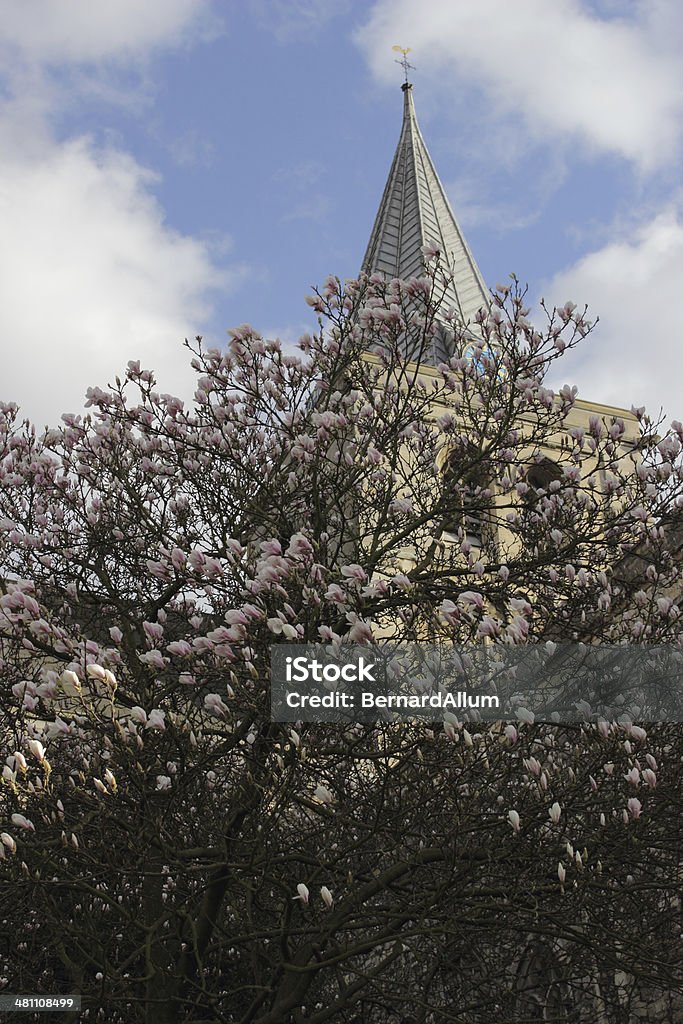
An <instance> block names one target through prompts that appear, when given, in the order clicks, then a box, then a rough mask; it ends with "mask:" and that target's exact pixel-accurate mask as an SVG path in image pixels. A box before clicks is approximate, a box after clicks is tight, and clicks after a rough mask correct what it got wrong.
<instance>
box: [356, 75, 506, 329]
mask: <svg viewBox="0 0 683 1024" xmlns="http://www.w3.org/2000/svg"><path fill="white" fill-rule="evenodd" d="M401 89H402V90H403V125H402V127H401V136H400V138H399V141H398V146H397V147H396V152H395V154H394V159H393V163H392V165H391V170H390V171H389V177H388V179H387V183H386V186H385V188H384V194H383V195H382V200H381V202H380V206H379V210H378V212H377V216H376V218H375V224H374V227H373V229H372V234H371V236H370V241H369V243H368V247H367V250H366V252H365V257H364V259H363V265H362V268H361V269H362V270H363V271H365V272H367V273H369V274H372V273H381V274H384V275H385V276H386V277H388V278H394V277H401V278H409V277H419V276H420V275H421V274H423V273H424V269H425V262H424V256H423V253H422V246H424V245H427V244H429V243H432V242H435V243H436V244H437V245H438V246H439V248H440V250H441V253H442V259H443V260H444V262H446V263H447V264H448V266H449V268H450V270H451V271H452V273H453V281H452V283H451V284H450V285H449V287H448V290H447V291H446V294H445V295H444V300H443V304H444V307H445V308H448V307H449V306H453V307H455V309H456V310H458V313H459V318H460V319H461V322H462V323H463V324H464V323H473V322H474V318H475V315H476V313H477V311H478V310H479V309H480V308H481V307H482V306H485V307H487V308H488V305H489V302H490V295H489V292H488V289H487V288H486V284H485V283H484V279H483V277H482V275H481V272H480V270H479V267H478V266H477V264H476V261H475V259H474V256H473V255H472V253H471V251H470V248H469V246H468V244H467V242H466V240H465V237H464V235H463V233H462V231H461V230H460V227H459V225H458V222H457V221H456V219H455V216H454V214H453V211H452V209H451V206H450V203H449V202H448V198H447V196H446V193H445V191H444V188H443V185H442V184H441V181H440V180H439V176H438V174H437V173H436V168H435V167H434V164H433V162H432V159H431V157H430V155H429V151H428V150H427V147H426V145H425V142H424V139H423V138H422V134H421V132H420V128H419V125H418V123H417V117H416V114H415V105H414V103H413V87H412V85H411V83H410V82H404V83H403V85H402V86H401Z"/></svg>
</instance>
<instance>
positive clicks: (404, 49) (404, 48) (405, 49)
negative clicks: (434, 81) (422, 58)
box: [391, 46, 415, 85]
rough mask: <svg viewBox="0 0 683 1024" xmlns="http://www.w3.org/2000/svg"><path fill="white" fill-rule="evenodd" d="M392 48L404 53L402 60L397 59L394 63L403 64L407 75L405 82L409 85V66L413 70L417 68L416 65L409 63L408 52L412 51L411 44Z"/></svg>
mask: <svg viewBox="0 0 683 1024" xmlns="http://www.w3.org/2000/svg"><path fill="white" fill-rule="evenodd" d="M391 49H392V50H393V51H394V53H402V54H403V57H402V58H401V60H395V61H394V64H400V65H401V67H402V68H403V73H404V75H405V76H406V82H405V84H406V85H408V68H410V69H411V71H414V70H415V65H414V64H409V63H408V54H409V53H410V47H409V46H392V47H391Z"/></svg>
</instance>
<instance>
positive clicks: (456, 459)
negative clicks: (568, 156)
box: [442, 451, 491, 548]
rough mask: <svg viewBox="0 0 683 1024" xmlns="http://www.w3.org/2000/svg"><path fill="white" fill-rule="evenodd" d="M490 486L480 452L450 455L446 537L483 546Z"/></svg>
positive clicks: (445, 473)
mask: <svg viewBox="0 0 683 1024" xmlns="http://www.w3.org/2000/svg"><path fill="white" fill-rule="evenodd" d="M477 460H479V461H477ZM488 485H489V481H488V473H487V471H486V467H485V466H484V465H483V464H482V462H481V455H480V453H479V452H475V451H472V452H465V453H463V454H460V453H459V452H456V453H453V454H452V455H451V456H450V457H449V459H448V460H447V462H446V466H445V468H444V471H443V478H442V487H443V492H442V501H443V508H444V516H443V520H444V521H443V532H444V534H445V535H446V537H450V538H452V539H462V540H466V541H467V542H468V543H469V544H470V545H471V546H472V547H477V548H480V547H481V546H482V543H483V541H484V534H485V524H486V511H487V508H488V505H489V503H490V498H491V494H490V491H489V490H488Z"/></svg>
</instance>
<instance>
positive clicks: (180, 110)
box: [0, 0, 683, 425]
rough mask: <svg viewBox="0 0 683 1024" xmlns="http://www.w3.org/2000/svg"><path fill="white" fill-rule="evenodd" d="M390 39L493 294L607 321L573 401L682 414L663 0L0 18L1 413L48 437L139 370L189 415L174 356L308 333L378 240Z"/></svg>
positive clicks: (356, 0) (275, 0)
mask: <svg viewBox="0 0 683 1024" xmlns="http://www.w3.org/2000/svg"><path fill="white" fill-rule="evenodd" d="M396 43H400V44H402V45H404V46H410V47H412V53H411V55H410V58H411V60H412V62H413V63H414V64H415V65H416V69H415V71H414V72H413V73H412V76H411V77H412V80H413V82H414V90H415V102H416V107H417V111H418V117H419V120H420V124H421V128H422V131H423V134H424V136H425V139H426V141H427V145H428V146H429V148H430V151H431V154H432V157H433V158H434V161H435V163H436V166H437V169H438V170H439V173H440V175H441V178H442V180H443V182H444V184H445V186H446V189H447V191H448V193H449V196H450V198H451V203H452V205H453V207H454V210H455V213H456V216H457V217H458V219H459V220H460V223H461V225H462V227H463V228H464V230H465V232H466V234H467V237H468V240H469V243H470V246H471V248H472V249H473V251H474V253H475V256H476V258H477V260H478V262H479V265H480V267H481V269H482V272H483V274H484V277H485V279H486V280H487V281H488V282H489V284H490V285H495V284H496V283H497V282H498V281H504V280H505V279H506V277H507V275H508V274H509V273H510V272H511V271H514V272H515V273H516V274H517V276H518V277H519V278H521V279H522V280H523V281H527V282H529V285H530V295H531V296H532V297H533V298H534V299H538V298H540V297H541V296H545V297H546V299H549V300H552V301H561V302H564V301H565V300H566V299H572V300H573V301H574V302H577V303H581V304H583V303H584V302H587V303H588V304H589V305H590V307H591V310H592V311H593V313H594V314H597V315H599V316H600V321H601V322H600V325H599V327H598V329H597V331H596V333H595V335H594V336H593V338H592V339H591V340H590V341H589V342H588V343H587V344H586V346H585V350H584V352H583V353H581V352H577V353H576V354H575V355H574V356H573V357H572V361H571V362H568V363H567V366H566V369H565V371H564V372H565V379H566V380H568V381H569V382H571V383H576V384H578V385H579V389H580V394H581V395H582V396H583V397H586V398H590V399H594V400H597V401H604V402H608V403H613V404H617V405H623V406H626V407H629V406H630V405H631V404H632V403H633V404H636V405H640V404H646V405H647V406H648V407H649V408H650V409H651V410H652V411H654V412H656V411H657V410H658V409H659V407H660V406H663V407H664V409H665V412H666V413H667V414H668V415H669V417H677V418H683V387H682V385H681V379H682V378H683V346H682V340H681V330H680V327H679V323H678V299H679V293H680V291H681V289H682V288H683V189H682V187H681V184H682V183H681V175H680V170H679V168H680V165H681V136H682V131H683V60H682V59H681V56H680V55H681V52H682V51H683V8H682V7H681V5H680V3H679V2H678V0H642V2H641V0H553V2H552V3H549V2H548V0H516V2H515V3H514V4H510V3H508V2H505V0H458V2H457V3H454V2H453V0H422V3H421V4H420V5H419V13H418V5H416V4H415V3H414V2H413V0H377V2H375V3H370V2H368V0H363V2H361V0H334V2H333V0H242V2H237V0H234V2H233V0H144V3H140V2H139V0H116V3H105V2H99V0H97V2H93V0H21V2H19V0H0V232H1V233H0V238H1V244H0V280H1V281H2V289H1V294H2V302H1V303H0V344H1V345H2V362H1V364H0V366H1V370H0V399H1V400H5V401H10V400H13V401H17V402H18V403H19V404H20V405H21V407H22V409H23V410H24V412H25V413H26V415H28V416H30V417H31V418H32V419H33V420H36V421H37V422H38V423H39V425H44V424H45V423H53V422H56V421H57V420H58V418H59V415H60V414H61V413H62V412H65V411H72V412H77V411H79V410H80V408H81V406H82V402H83V395H84V392H85V390H86V388H87V387H88V385H99V386H105V385H106V383H107V382H108V381H110V380H112V379H113V378H114V377H115V375H116V374H117V373H119V374H120V373H121V372H122V371H123V370H124V368H125V365H126V363H127V361H128V360H129V359H140V360H141V361H142V363H143V365H145V366H147V367H151V368H154V369H155V370H157V371H158V376H159V380H160V384H161V386H162V390H166V391H172V392H175V393H180V394H183V395H186V394H187V393H188V392H189V391H190V376H189V370H188V368H187V363H188V360H187V353H186V351H185V350H184V348H183V347H182V340H183V338H184V337H186V336H188V337H194V335H196V334H203V335H204V336H205V338H207V340H209V341H210V342H211V343H212V344H223V343H224V340H225V330H226V328H228V327H230V326H232V325H235V324H239V323H242V322H245V321H248V322H251V323H253V324H254V325H255V326H256V327H258V328H259V330H261V331H262V332H263V333H266V334H269V335H274V334H278V335H279V336H280V337H281V338H283V340H285V341H293V340H295V339H296V337H297V336H298V335H299V334H300V333H301V332H302V331H304V330H306V329H308V328H309V327H310V326H311V319H310V311H309V309H308V307H307V306H306V305H305V303H304V301H303V297H304V295H305V293H306V292H307V291H308V290H309V289H310V286H311V285H312V284H314V283H316V282H319V281H321V280H322V279H323V278H324V276H325V275H326V274H327V273H330V272H332V273H336V274H339V275H340V276H341V277H350V276H353V275H354V274H355V273H356V272H357V271H358V268H359V265H360V262H361V259H362V256H363V252H364V249H365V245H366V242H367V239H368V236H369V233H370V229H371V227H372V221H373V218H374V215H375V212H376V209H377V206H378V203H379V199H380V195H381V192H382V187H383V184H384V181H385V179H386V175H387V173H388V169H389V165H390V162H391V157H392V155H393V151H394V148H395V145H396V142H397V139H398V134H399V130H400V119H401V106H402V97H401V92H400V89H399V86H400V82H401V71H400V69H399V68H398V67H397V66H396V64H395V63H394V58H395V56H396V54H395V53H393V52H392V50H391V47H392V45H394V44H396ZM559 383H563V381H560V382H559Z"/></svg>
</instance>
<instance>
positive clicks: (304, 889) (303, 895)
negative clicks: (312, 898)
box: [294, 882, 309, 903]
mask: <svg viewBox="0 0 683 1024" xmlns="http://www.w3.org/2000/svg"><path fill="white" fill-rule="evenodd" d="M296 891H297V893H298V894H299V895H298V896H295V897H294V899H295V900H301V902H302V903H308V898H309V892H308V886H307V885H304V883H303V882H299V884H298V885H297V887H296Z"/></svg>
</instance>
